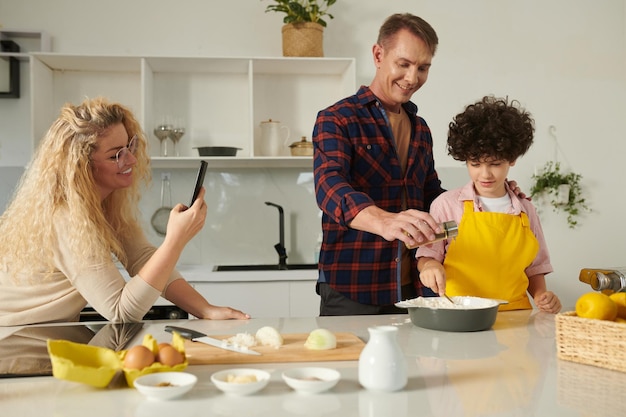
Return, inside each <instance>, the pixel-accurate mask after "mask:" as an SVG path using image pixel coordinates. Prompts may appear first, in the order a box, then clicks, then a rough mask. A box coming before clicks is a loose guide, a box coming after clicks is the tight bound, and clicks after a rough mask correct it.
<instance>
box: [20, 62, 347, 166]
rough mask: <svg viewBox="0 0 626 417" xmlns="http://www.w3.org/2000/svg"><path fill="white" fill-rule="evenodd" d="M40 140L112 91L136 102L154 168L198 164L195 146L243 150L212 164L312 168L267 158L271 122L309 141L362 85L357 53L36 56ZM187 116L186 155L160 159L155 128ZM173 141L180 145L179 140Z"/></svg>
mask: <svg viewBox="0 0 626 417" xmlns="http://www.w3.org/2000/svg"><path fill="white" fill-rule="evenodd" d="M31 58H32V59H31V85H32V125H33V138H34V139H33V146H36V143H37V141H38V140H39V139H40V138H41V137H42V135H43V134H44V132H45V131H46V130H47V129H48V127H49V126H50V123H51V122H52V121H53V120H54V119H55V117H56V116H57V114H58V110H59V108H60V107H61V106H62V105H63V104H64V103H66V102H72V103H79V102H81V101H83V100H84V99H85V97H90V98H93V97H96V96H105V97H107V98H109V99H110V100H113V101H118V102H120V103H123V104H125V105H127V106H128V107H130V108H131V109H132V110H133V111H134V113H135V115H136V116H137V117H138V119H139V121H140V122H141V124H142V126H143V128H144V130H145V131H146V133H147V136H148V138H149V142H150V154H151V156H152V158H153V166H154V167H155V168H190V167H195V166H196V165H197V160H198V159H200V157H198V156H197V150H196V149H194V147H196V146H234V147H238V148H241V150H240V151H239V152H238V154H237V156H236V157H220V158H207V157H203V158H202V159H206V160H207V161H209V164H210V165H209V166H210V167H216V168H221V167H236V168H239V167H255V168H256V167H276V168H279V167H290V168H291V167H311V166H312V158H311V157H291V156H290V154H289V148H288V147H287V146H284V148H283V153H282V154H281V155H277V156H276V157H262V156H259V149H260V140H261V129H260V124H261V122H262V121H263V120H267V119H273V120H278V121H280V122H281V123H283V124H284V125H287V126H288V127H289V128H290V133H291V134H290V137H289V139H288V140H287V142H288V143H287V144H286V145H288V144H289V143H291V142H295V141H297V140H299V139H300V137H302V136H306V137H308V138H310V136H311V133H312V130H313V125H314V122H315V117H316V115H317V112H318V111H319V110H321V109H322V108H324V107H326V106H328V105H329V104H330V103H333V102H334V101H337V100H339V99H341V98H343V97H345V96H347V95H349V94H352V93H354V91H355V60H354V58H216V57H142V56H101V55H92V56H87V55H63V54H56V53H35V54H33V55H32V57H31ZM166 117H167V118H169V119H170V120H171V121H174V120H176V119H182V120H184V127H185V128H186V134H185V136H183V138H182V140H181V142H180V143H179V144H178V148H179V152H180V157H160V156H159V149H160V146H159V141H158V139H157V138H156V137H155V136H154V134H153V133H152V131H153V129H154V127H155V126H156V125H157V124H159V123H160V122H161V121H162V120H164V119H165V118H166ZM170 146H171V143H170Z"/></svg>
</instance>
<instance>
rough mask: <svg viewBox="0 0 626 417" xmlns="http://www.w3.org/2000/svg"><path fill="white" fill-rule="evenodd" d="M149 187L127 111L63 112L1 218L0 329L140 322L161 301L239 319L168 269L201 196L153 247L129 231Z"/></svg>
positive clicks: (89, 103) (197, 219) (195, 224)
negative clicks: (87, 318) (90, 319)
mask: <svg viewBox="0 0 626 417" xmlns="http://www.w3.org/2000/svg"><path fill="white" fill-rule="evenodd" d="M149 181H150V167H149V158H148V155H147V151H146V138H145V136H144V133H143V131H142V129H141V127H140V125H139V123H138V122H137V120H136V119H135V117H134V116H133V114H132V113H131V112H130V110H128V109H127V108H125V107H124V106H122V105H120V104H117V103H111V102H109V101H107V100H106V99H103V98H96V99H91V100H86V101H84V102H83V103H82V104H80V105H78V106H74V105H71V104H66V105H65V106H64V107H63V108H62V110H61V113H60V116H59V117H58V119H57V120H56V121H55V122H54V123H53V124H52V126H51V127H50V129H49V130H48V132H47V133H46V135H45V136H44V138H43V140H42V141H41V143H40V145H39V147H38V149H37V151H36V153H35V155H34V157H33V159H32V161H31V163H30V165H29V166H28V167H27V169H26V172H25V173H24V175H23V177H22V179H21V181H20V183H19V184H18V187H17V190H16V192H15V195H14V196H13V199H12V201H11V203H10V204H9V206H8V208H7V209H6V211H5V212H4V214H3V215H2V216H1V217H0V325H2V326H8V325H22V324H32V323H42V322H61V321H77V320H78V318H79V314H80V312H81V310H82V309H83V308H84V307H85V306H86V305H87V303H89V304H90V305H91V306H92V307H93V308H94V309H95V310H96V311H97V312H98V313H100V314H101V315H102V316H103V317H105V318H106V319H107V320H110V321H115V322H128V321H140V320H141V319H142V318H143V316H144V315H145V314H146V312H147V311H148V310H149V309H150V307H151V306H152V305H153V304H154V302H155V301H156V300H157V298H158V297H159V296H161V295H162V296H163V297H164V298H166V299H168V300H170V301H171V302H173V303H174V304H176V305H178V306H179V307H181V308H182V309H184V310H185V311H187V312H188V313H190V314H192V315H193V316H196V317H199V318H210V319H229V318H238V319H244V318H248V317H249V316H248V315H246V314H244V313H242V312H240V311H238V310H234V309H231V308H229V307H217V306H213V305H211V304H209V303H208V302H207V301H206V300H205V299H204V298H203V297H202V296H201V295H200V294H199V293H198V292H197V291H195V290H194V289H193V288H192V287H191V286H190V285H189V284H188V283H187V281H185V280H184V279H183V277H182V276H181V275H180V273H179V272H178V271H176V269H175V265H176V262H177V261H178V259H179V257H180V255H181V253H182V250H183V249H184V247H185V245H186V244H187V243H188V242H189V240H191V239H192V238H193V237H194V236H195V235H196V234H197V233H198V232H199V231H200V230H201V229H202V227H203V225H204V221H205V218H206V213H207V207H206V204H205V202H204V189H202V191H201V193H200V196H199V197H198V199H197V200H196V201H195V202H194V203H193V205H192V206H191V207H190V208H189V209H187V207H185V206H184V205H182V204H178V205H176V206H175V207H174V208H173V209H172V211H171V213H170V218H169V222H168V225H167V233H166V236H165V239H164V241H163V243H162V245H161V246H160V247H158V248H156V247H154V246H153V245H151V244H150V243H149V242H148V240H147V239H146V237H145V235H144V233H143V231H142V229H141V226H140V225H139V222H138V212H139V210H138V202H139V199H140V193H139V188H140V185H141V183H148V182H149ZM116 260H117V261H119V262H120V263H121V264H122V265H123V266H124V268H125V269H126V270H127V271H128V273H129V275H130V277H131V279H130V280H129V281H128V282H126V281H125V279H124V277H123V276H122V275H121V274H120V272H119V270H118V268H117V265H116Z"/></svg>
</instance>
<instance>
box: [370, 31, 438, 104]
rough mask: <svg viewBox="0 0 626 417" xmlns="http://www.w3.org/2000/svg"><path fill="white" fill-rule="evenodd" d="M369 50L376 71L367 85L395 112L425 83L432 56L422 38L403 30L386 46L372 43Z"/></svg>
mask: <svg viewBox="0 0 626 417" xmlns="http://www.w3.org/2000/svg"><path fill="white" fill-rule="evenodd" d="M372 52H373V55H374V64H375V65H376V68H377V70H376V76H375V77H374V80H373V81H372V85H371V86H370V88H371V90H372V92H373V93H374V94H375V95H376V97H378V98H379V99H380V100H381V101H382V103H383V105H384V106H385V107H386V108H387V109H388V110H392V111H395V112H398V111H400V105H401V104H402V103H406V102H407V101H409V100H410V99H411V97H412V96H413V94H414V93H415V92H416V91H417V90H419V89H420V87H421V86H423V85H424V84H425V83H426V80H427V79H428V71H429V69H430V65H431V61H432V58H433V55H432V53H431V52H430V49H429V48H428V45H427V44H426V42H424V40H422V39H421V38H419V37H417V36H415V35H413V34H412V33H411V32H409V31H408V30H406V29H402V30H400V31H399V32H398V33H397V34H396V35H395V37H394V38H393V39H391V40H390V41H389V42H388V45H387V47H386V48H384V47H383V46H382V45H379V44H376V45H374V47H373V49H372Z"/></svg>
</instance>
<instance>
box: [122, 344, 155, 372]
mask: <svg viewBox="0 0 626 417" xmlns="http://www.w3.org/2000/svg"><path fill="white" fill-rule="evenodd" d="M154 359H155V358H154V354H153V353H152V351H151V350H150V349H148V348H147V347H145V346H143V345H138V346H133V347H132V348H130V349H128V352H126V356H125V357H124V368H128V369H143V368H145V367H146V366H150V365H152V364H153V363H154Z"/></svg>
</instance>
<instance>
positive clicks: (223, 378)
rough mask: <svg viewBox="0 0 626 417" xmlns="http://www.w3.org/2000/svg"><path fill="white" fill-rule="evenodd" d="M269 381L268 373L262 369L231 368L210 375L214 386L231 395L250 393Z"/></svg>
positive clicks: (259, 389)
mask: <svg viewBox="0 0 626 417" xmlns="http://www.w3.org/2000/svg"><path fill="white" fill-rule="evenodd" d="M269 381H270V373H269V372H267V371H264V370H262V369H252V368H233V369H225V370H223V371H219V372H216V373H214V374H213V375H211V382H213V384H215V386H216V387H217V388H218V389H219V390H221V391H223V392H225V393H226V394H231V395H250V394H254V393H256V392H259V391H261V390H262V389H263V388H265V386H266V385H267V384H268V382H269Z"/></svg>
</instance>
